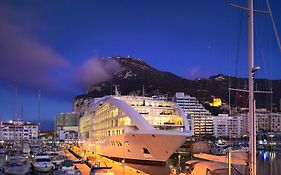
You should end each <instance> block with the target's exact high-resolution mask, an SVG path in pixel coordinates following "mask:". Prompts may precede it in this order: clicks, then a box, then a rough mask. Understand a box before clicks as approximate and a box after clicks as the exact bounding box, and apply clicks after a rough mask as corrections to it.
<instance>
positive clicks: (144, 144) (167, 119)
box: [80, 95, 191, 163]
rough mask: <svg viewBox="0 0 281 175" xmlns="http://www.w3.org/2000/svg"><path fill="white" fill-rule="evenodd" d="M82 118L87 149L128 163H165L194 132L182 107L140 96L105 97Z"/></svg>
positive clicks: (93, 104)
mask: <svg viewBox="0 0 281 175" xmlns="http://www.w3.org/2000/svg"><path fill="white" fill-rule="evenodd" d="M90 108H91V110H90V111H88V112H87V113H86V114H85V115H84V116H83V117H82V118H81V119H80V141H81V143H82V145H83V148H84V149H87V150H89V151H93V152H96V153H98V154H100V155H103V156H106V157H110V158H112V159H114V158H115V159H122V160H123V159H124V160H126V162H129V161H133V162H136V163H138V162H140V163H145V162H147V161H150V162H155V163H157V162H165V161H166V160H167V159H168V158H169V157H170V156H171V155H172V154H173V153H174V152H175V151H176V149H177V148H179V147H180V146H181V145H182V144H183V143H184V142H185V140H186V137H188V136H190V135H191V131H190V130H189V126H188V121H187V118H186V116H185V114H184V112H183V111H182V110H181V108H180V107H179V106H178V105H177V104H175V103H173V102H167V101H160V100H155V99H152V98H149V97H141V96H119V95H117V96H105V97H103V98H99V99H98V100H94V102H93V103H91V107H90Z"/></svg>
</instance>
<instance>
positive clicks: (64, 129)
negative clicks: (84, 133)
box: [55, 112, 79, 142]
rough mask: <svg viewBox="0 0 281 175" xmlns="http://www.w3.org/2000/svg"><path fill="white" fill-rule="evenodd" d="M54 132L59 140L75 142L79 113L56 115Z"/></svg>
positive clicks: (76, 139)
mask: <svg viewBox="0 0 281 175" xmlns="http://www.w3.org/2000/svg"><path fill="white" fill-rule="evenodd" d="M55 132H56V134H57V139H58V140H60V141H67V142H77V141H78V132H79V114H77V113H75V112H65V113H60V114H58V115H57V116H56V120H55Z"/></svg>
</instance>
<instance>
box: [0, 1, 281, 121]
mask: <svg viewBox="0 0 281 175" xmlns="http://www.w3.org/2000/svg"><path fill="white" fill-rule="evenodd" d="M270 2H271V7H272V11H273V15H274V18H275V21H276V25H277V30H278V31H279V32H281V2H280V1H278V0H271V1H270ZM230 3H235V4H240V5H246V1H245V0H224V1H223V0H188V1H186V0H176V1H172V0H170V1H167V0H153V1H151V0H142V1H141V0H135V1H134V0H133V1H132V0H130V1H129V0H128V1H121V0H112V1H93V0H89V1H74V0H73V1H70V0H60V1H56V0H48V1H47V0H42V1H38V0H29V1H20V0H7V1H5V0H2V1H1V2H0V21H1V24H0V28H1V29H0V58H1V61H0V78H1V82H0V83H1V84H0V95H1V98H0V116H1V117H2V118H3V119H11V118H12V116H13V112H12V111H13V107H12V106H13V103H14V102H13V96H14V95H13V83H12V82H13V81H15V82H16V84H17V87H18V91H19V97H18V100H17V101H18V102H17V103H19V105H18V106H21V105H22V106H23V108H24V110H23V112H24V117H25V118H28V119H37V115H38V104H37V103H38V100H37V96H38V90H39V89H41V92H42V103H41V104H42V105H41V108H42V118H44V119H48V120H50V119H53V117H54V115H55V114H56V113H58V112H64V111H71V109H72V106H71V104H72V97H73V96H75V95H78V94H81V93H83V91H84V89H82V88H81V86H77V84H76V83H75V82H76V79H77V76H75V75H77V74H78V75H80V74H79V72H82V74H81V75H85V74H87V73H85V70H84V69H88V68H89V66H86V65H87V63H89V62H90V61H89V60H94V59H96V58H101V57H108V56H112V55H123V56H127V55H129V56H133V57H138V58H141V59H143V60H144V61H145V62H147V63H148V64H150V65H152V66H153V67H155V68H157V69H160V70H163V71H170V72H173V73H175V74H177V75H179V76H182V77H185V78H190V79H194V78H200V77H209V76H211V75H215V74H218V73H223V74H231V75H235V69H236V67H237V70H238V71H237V72H238V74H237V75H238V76H243V77H245V76H247V73H246V72H247V15H246V12H241V11H240V10H238V9H235V8H233V7H230V6H229V4H230ZM255 5H256V8H258V9H266V6H265V5H266V4H265V1H263V0H256V4H255ZM255 17H256V23H255V27H256V29H255V37H256V41H257V42H256V56H257V57H256V62H257V64H259V65H261V66H262V68H263V69H262V71H260V73H258V74H257V75H258V77H265V78H271V79H281V71H280V68H279V67H280V66H281V56H280V52H279V51H278V47H277V43H276V41H275V38H274V33H273V28H272V25H271V23H270V18H269V15H267V14H256V15H255ZM240 25H241V30H240V29H239V26H240ZM239 31H241V32H239ZM239 33H241V34H239ZM238 46H239V49H237V48H238ZM238 50H239V52H238ZM238 53H239V54H238ZM237 55H239V56H238V61H237V64H236V59H237ZM93 65H94V67H93V68H92V69H95V65H97V64H96V63H94V64H93ZM236 65H237V66H236ZM100 71H103V70H100ZM100 71H99V72H100ZM83 72H84V74H83ZM86 72H87V71H86ZM87 75H88V74H87ZM93 76H95V75H93ZM90 77H91V76H90ZM18 108H19V107H18Z"/></svg>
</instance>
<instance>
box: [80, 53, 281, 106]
mask: <svg viewBox="0 0 281 175" xmlns="http://www.w3.org/2000/svg"><path fill="white" fill-rule="evenodd" d="M107 59H113V60H115V61H117V62H118V63H119V64H120V67H121V68H120V71H119V72H116V73H115V74H114V75H113V76H112V78H111V79H110V80H107V81H104V82H101V83H98V84H93V85H91V87H90V90H89V93H87V94H83V95H80V96H77V97H75V98H87V97H98V96H103V95H110V94H112V93H113V90H114V88H113V86H114V85H118V86H119V90H120V91H121V94H123V95H142V89H143V86H144V88H145V95H146V96H152V95H157V94H162V95H166V96H168V97H172V96H174V94H175V93H176V92H185V93H187V94H189V95H191V96H195V97H197V98H198V99H199V100H200V101H201V102H206V101H210V100H211V99H212V97H220V98H222V99H223V102H225V103H228V88H229V84H230V85H231V87H234V88H241V89H247V79H245V78H235V77H229V76H225V75H216V76H212V77H210V78H208V79H197V80H187V79H184V78H182V77H179V76H177V75H175V74H173V73H170V72H164V71H159V70H157V69H155V68H153V67H151V66H150V65H148V64H146V63H145V62H143V61H142V60H139V59H134V58H123V57H113V58H107ZM105 61H106V60H105ZM255 87H256V89H257V90H269V87H272V88H273V92H274V94H273V98H272V102H273V104H274V105H275V106H276V107H278V106H279V105H280V104H279V99H280V98H281V80H273V81H269V80H265V79H257V80H256V84H255ZM247 98H248V97H247V94H246V93H235V92H232V93H231V98H230V99H231V101H232V102H231V103H233V104H232V105H237V106H244V105H246V101H247ZM256 98H257V105H258V107H269V104H270V101H271V99H270V98H271V97H270V96H269V95H260V94H259V95H256Z"/></svg>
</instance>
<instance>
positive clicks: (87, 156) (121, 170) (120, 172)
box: [65, 147, 148, 175]
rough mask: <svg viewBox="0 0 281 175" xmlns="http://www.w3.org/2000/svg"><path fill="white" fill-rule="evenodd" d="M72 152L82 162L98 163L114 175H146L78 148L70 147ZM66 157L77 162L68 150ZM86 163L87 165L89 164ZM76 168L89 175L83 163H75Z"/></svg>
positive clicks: (86, 166) (87, 167)
mask: <svg viewBox="0 0 281 175" xmlns="http://www.w3.org/2000/svg"><path fill="white" fill-rule="evenodd" d="M71 150H72V152H75V153H76V155H79V156H80V157H83V159H84V160H88V162H89V163H90V164H92V165H93V164H95V163H97V162H99V163H100V164H101V165H102V166H104V165H107V166H109V167H112V171H113V172H114V174H115V175H124V174H126V175H148V174H147V173H145V172H142V171H139V170H137V169H134V168H132V167H129V166H126V164H124V165H123V164H122V163H120V162H116V161H113V160H110V159H107V158H105V157H101V156H99V155H94V154H93V153H91V152H84V151H82V150H81V149H80V148H79V147H72V148H71ZM65 153H66V155H67V157H68V158H69V159H70V160H74V161H75V160H77V158H76V157H75V156H74V155H73V154H72V153H71V152H69V151H68V150H66V151H65ZM89 163H88V164H89ZM75 165H76V167H77V168H78V169H79V170H80V171H81V173H82V174H83V175H89V174H90V167H89V166H88V165H87V164H85V163H81V164H80V163H75Z"/></svg>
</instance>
